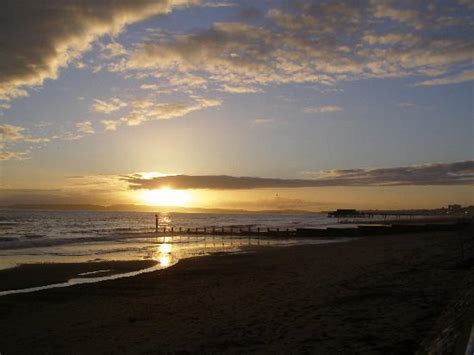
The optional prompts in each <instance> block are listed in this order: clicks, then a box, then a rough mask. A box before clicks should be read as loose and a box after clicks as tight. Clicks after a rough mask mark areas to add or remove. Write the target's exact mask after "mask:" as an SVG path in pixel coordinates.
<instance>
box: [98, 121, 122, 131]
mask: <svg viewBox="0 0 474 355" xmlns="http://www.w3.org/2000/svg"><path fill="white" fill-rule="evenodd" d="M100 123H102V124H103V125H104V128H105V130H106V131H115V130H117V127H118V126H120V123H121V122H120V121H116V120H102V121H100Z"/></svg>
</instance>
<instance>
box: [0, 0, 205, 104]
mask: <svg viewBox="0 0 474 355" xmlns="http://www.w3.org/2000/svg"><path fill="white" fill-rule="evenodd" d="M196 3H197V1H196V0H155V1H152V0H101V1H95V0H83V1H77V0H73V1H71V0H43V1H36V0H22V1H17V0H4V1H2V11H1V13H0V22H1V23H2V31H1V32H0V43H1V47H2V48H1V51H0V63H1V64H0V99H2V100H9V99H12V98H15V97H21V96H27V91H26V90H25V88H28V87H31V86H37V85H42V84H43V82H44V80H46V79H55V78H57V77H58V72H59V70H60V68H63V67H66V66H67V65H68V64H69V63H70V62H71V61H73V60H75V59H78V58H80V56H81V54H82V53H83V52H85V51H87V50H88V49H90V44H91V43H92V42H94V41H95V40H96V39H98V38H99V37H101V36H103V35H105V34H109V35H117V34H118V33H119V32H120V31H121V30H122V29H123V28H124V27H125V26H126V25H128V24H131V23H134V22H137V21H141V20H143V19H145V18H147V17H150V16H153V15H157V14H164V13H167V12H169V11H171V10H172V9H173V8H174V7H177V6H184V5H189V4H196Z"/></svg>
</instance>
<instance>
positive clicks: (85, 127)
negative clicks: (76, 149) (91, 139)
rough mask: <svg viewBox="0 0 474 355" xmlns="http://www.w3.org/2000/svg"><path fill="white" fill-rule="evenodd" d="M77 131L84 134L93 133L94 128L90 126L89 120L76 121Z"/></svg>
mask: <svg viewBox="0 0 474 355" xmlns="http://www.w3.org/2000/svg"><path fill="white" fill-rule="evenodd" d="M76 127H77V131H78V132H79V133H84V134H93V133H95V130H94V128H93V127H92V122H91V121H83V122H78V123H76Z"/></svg>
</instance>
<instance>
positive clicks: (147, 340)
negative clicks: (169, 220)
mask: <svg viewBox="0 0 474 355" xmlns="http://www.w3.org/2000/svg"><path fill="white" fill-rule="evenodd" d="M464 238H466V237H464ZM11 271H12V270H10V272H11ZM8 272H9V270H5V271H1V272H0V283H1V282H2V280H4V279H5V275H7V273H8ZM15 272H17V274H16V277H19V278H21V277H28V274H24V275H23V276H22V275H21V271H18V270H17V271H15ZM10 277H11V275H10ZM472 286H473V283H472V263H471V264H469V263H466V262H464V263H462V262H461V249H460V236H458V235H457V234H448V233H431V234H429V235H427V234H418V235H403V236H383V237H370V238H369V237H367V238H362V239H358V240H354V241H350V242H345V243H336V244H325V245H308V246H298V247H288V248H262V249H259V250H258V251H255V252H252V253H249V254H240V255H231V256H210V257H200V258H194V259H187V260H183V261H181V262H179V263H178V264H177V265H175V266H173V267H171V268H169V269H166V270H162V271H157V272H153V273H150V274H143V275H140V276H137V277H133V278H128V279H121V280H115V281H107V282H103V283H100V284H94V285H80V286H74V287H69V288H65V289H56V290H49V291H42V292H38V293H34V294H24V295H11V296H5V297H1V298H0V353H2V355H8V354H36V353H45V354H46V353H47V354H51V353H69V354H93V353H106V354H113V353H117V354H123V353H145V354H149V353H150V354H151V353H175V352H199V353H222V352H226V353H262V352H266V353H282V352H287V353H288V352H289V353H314V354H334V353H346V354H380V353H384V354H407V353H408V354H409V353H414V352H415V351H416V350H417V349H418V348H419V346H420V344H421V343H422V341H423V340H425V339H427V338H429V337H430V336H431V337H433V335H434V334H433V332H434V331H437V329H438V328H439V325H438V326H437V321H438V320H439V319H440V316H441V314H443V313H445V311H446V307H447V305H448V304H450V302H452V301H453V299H456V297H457V295H458V294H459V292H460V291H462V290H465V289H466V288H472ZM463 304H464V303H463ZM457 316H459V317H460V319H462V321H463V322H466V321H469V320H471V319H472V318H470V317H471V316H472V302H467V304H465V305H464V306H463V309H461V310H460V311H459V312H458V314H457ZM437 327H438V328H437ZM452 340H453V342H454V343H456V341H457V338H456V335H455V336H454V339H452Z"/></svg>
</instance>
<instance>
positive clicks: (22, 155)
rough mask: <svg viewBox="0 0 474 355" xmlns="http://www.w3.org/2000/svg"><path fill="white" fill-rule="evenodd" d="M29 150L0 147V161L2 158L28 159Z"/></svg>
mask: <svg viewBox="0 0 474 355" xmlns="http://www.w3.org/2000/svg"><path fill="white" fill-rule="evenodd" d="M29 155H30V151H29V150H27V151H23V152H13V151H7V150H3V149H0V161H2V160H27V159H29Z"/></svg>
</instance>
